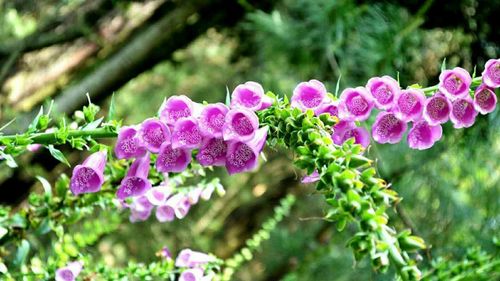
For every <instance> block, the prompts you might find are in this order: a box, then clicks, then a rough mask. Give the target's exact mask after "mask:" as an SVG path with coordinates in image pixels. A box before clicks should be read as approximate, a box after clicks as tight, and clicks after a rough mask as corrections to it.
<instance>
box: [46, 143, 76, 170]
mask: <svg viewBox="0 0 500 281" xmlns="http://www.w3.org/2000/svg"><path fill="white" fill-rule="evenodd" d="M47 148H48V149H49V151H50V154H51V155H52V157H54V158H56V159H57V160H59V161H60V162H61V163H64V164H66V165H68V167H71V165H70V164H69V162H68V160H67V159H66V157H65V156H64V154H63V153H62V152H61V151H60V150H59V149H57V148H55V147H54V146H53V145H52V144H51V145H48V146H47Z"/></svg>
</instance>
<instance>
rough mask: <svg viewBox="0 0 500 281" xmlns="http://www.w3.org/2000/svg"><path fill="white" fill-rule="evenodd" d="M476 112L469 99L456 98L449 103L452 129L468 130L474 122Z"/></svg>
mask: <svg viewBox="0 0 500 281" xmlns="http://www.w3.org/2000/svg"><path fill="white" fill-rule="evenodd" d="M476 116H477V111H476V109H475V108H474V102H473V101H472V99H471V98H470V97H468V96H467V97H465V98H458V99H456V100H454V101H453V102H452V103H451V113H450V119H451V122H452V123H453V127H455V128H457V129H459V128H468V127H470V126H472V124H474V122H475V121H476Z"/></svg>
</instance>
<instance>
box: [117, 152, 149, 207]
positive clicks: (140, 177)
mask: <svg viewBox="0 0 500 281" xmlns="http://www.w3.org/2000/svg"><path fill="white" fill-rule="evenodd" d="M149 160H150V159H149V153H146V154H145V155H144V156H143V157H140V158H137V159H136V160H135V161H134V163H132V165H131V166H130V169H129V170H128V172H127V176H125V178H124V179H123V180H122V182H121V184H120V188H118V190H117V192H116V196H117V197H118V199H122V200H123V199H125V198H127V197H130V196H140V195H143V194H144V193H146V191H148V190H149V189H150V188H151V182H150V181H149V180H148V174H149V167H150V166H149Z"/></svg>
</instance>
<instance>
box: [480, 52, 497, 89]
mask: <svg viewBox="0 0 500 281" xmlns="http://www.w3.org/2000/svg"><path fill="white" fill-rule="evenodd" d="M483 83H484V84H485V85H486V86H488V87H490V88H494V89H495V88H498V87H500V59H490V60H488V61H487V62H486V65H485V66H484V71H483Z"/></svg>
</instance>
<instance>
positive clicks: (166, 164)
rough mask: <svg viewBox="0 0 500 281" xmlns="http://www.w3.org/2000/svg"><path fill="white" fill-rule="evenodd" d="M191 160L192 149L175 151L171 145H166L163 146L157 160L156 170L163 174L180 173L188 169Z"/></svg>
mask: <svg viewBox="0 0 500 281" xmlns="http://www.w3.org/2000/svg"><path fill="white" fill-rule="evenodd" d="M191 159H192V157H191V149H186V148H175V149H174V148H172V146H171V145H170V144H168V143H164V144H162V145H161V147H160V152H159V153H158V158H157V159H156V169H157V170H158V171H159V172H163V173H168V172H174V173H180V172H182V171H184V170H185V169H186V168H187V166H188V165H189V163H190V162H191Z"/></svg>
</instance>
